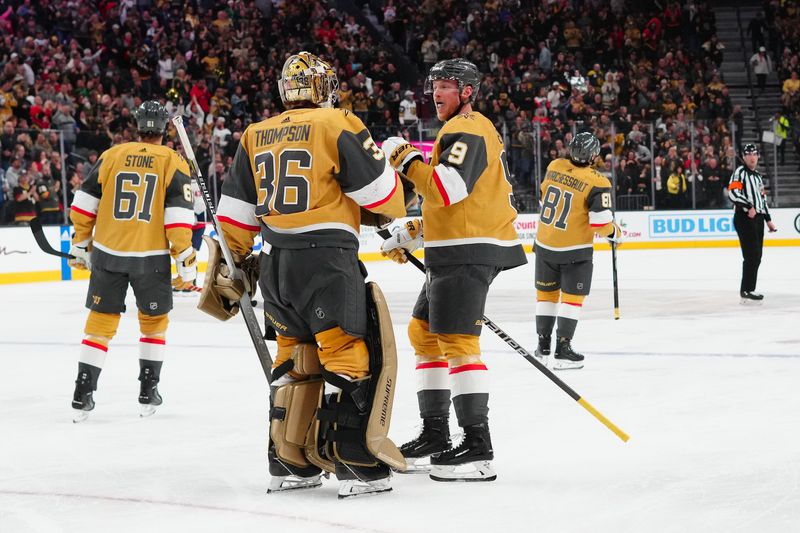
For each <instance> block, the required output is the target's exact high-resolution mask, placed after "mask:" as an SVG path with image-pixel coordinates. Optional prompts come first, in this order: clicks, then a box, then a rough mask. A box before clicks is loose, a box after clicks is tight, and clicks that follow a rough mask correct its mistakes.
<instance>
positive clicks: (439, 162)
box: [407, 113, 527, 268]
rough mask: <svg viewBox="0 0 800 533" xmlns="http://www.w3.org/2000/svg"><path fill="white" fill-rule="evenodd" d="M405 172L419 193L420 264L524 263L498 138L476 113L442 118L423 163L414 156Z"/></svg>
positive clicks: (505, 162)
mask: <svg viewBox="0 0 800 533" xmlns="http://www.w3.org/2000/svg"><path fill="white" fill-rule="evenodd" d="M407 171H408V174H407V177H408V179H409V180H411V181H412V182H413V183H414V185H415V186H416V190H417V192H418V193H419V194H420V195H422V197H423V199H424V202H423V203H422V220H423V229H424V233H425V264H426V265H455V264H481V265H495V266H499V267H502V268H512V267H515V266H519V265H523V264H525V263H526V262H527V259H526V258H525V252H524V250H523V249H522V244H521V243H520V241H519V238H518V236H517V232H516V230H515V229H514V221H515V220H516V218H517V211H516V209H514V207H513V204H512V196H511V184H510V183H509V181H508V163H507V160H506V153H505V149H504V147H503V141H502V139H501V138H500V136H499V135H498V134H497V130H495V128H494V125H493V124H492V123H491V122H490V121H489V120H488V119H487V118H486V117H484V116H483V115H481V114H480V113H465V114H462V115H456V116H455V117H453V118H451V119H450V120H448V121H447V122H446V123H445V124H444V126H443V127H442V129H441V130H440V131H439V135H438V136H437V137H436V142H435V143H434V146H433V153H432V155H431V160H430V162H429V163H423V162H422V161H414V162H412V163H411V165H409V168H408V169H407Z"/></svg>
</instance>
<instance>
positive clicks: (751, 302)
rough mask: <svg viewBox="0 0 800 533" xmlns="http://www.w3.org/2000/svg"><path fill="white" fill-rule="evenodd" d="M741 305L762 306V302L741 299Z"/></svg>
mask: <svg viewBox="0 0 800 533" xmlns="http://www.w3.org/2000/svg"><path fill="white" fill-rule="evenodd" d="M739 303H740V304H742V305H751V306H759V305H763V304H764V300H751V299H750V298H742V299H741V300H739Z"/></svg>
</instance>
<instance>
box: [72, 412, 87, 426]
mask: <svg viewBox="0 0 800 533" xmlns="http://www.w3.org/2000/svg"><path fill="white" fill-rule="evenodd" d="M89 412H90V411H82V410H78V409H73V413H72V423H73V424H80V423H81V422H83V421H84V420H86V419H87V418H89Z"/></svg>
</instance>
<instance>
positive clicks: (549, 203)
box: [534, 132, 620, 369]
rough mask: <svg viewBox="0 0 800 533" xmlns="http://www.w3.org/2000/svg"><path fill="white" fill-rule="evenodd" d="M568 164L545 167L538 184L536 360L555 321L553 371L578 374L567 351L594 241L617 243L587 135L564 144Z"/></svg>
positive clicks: (576, 360) (577, 360)
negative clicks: (605, 240) (595, 239)
mask: <svg viewBox="0 0 800 533" xmlns="http://www.w3.org/2000/svg"><path fill="white" fill-rule="evenodd" d="M568 150H569V158H562V159H556V160H555V161H553V162H552V163H550V165H548V167H547V172H546V173H545V176H544V181H543V182H542V189H541V190H542V197H541V209H540V212H539V225H538V227H537V230H536V244H535V249H534V251H535V252H536V331H537V333H538V335H539V347H538V348H537V350H536V355H537V356H538V357H539V358H540V359H541V360H543V361H544V362H547V360H548V358H549V356H550V349H551V348H550V346H551V336H552V331H553V326H555V325H556V321H558V329H557V331H556V337H557V339H556V350H555V352H556V353H555V357H554V361H553V367H554V368H555V369H567V368H582V367H583V360H584V357H583V355H581V354H579V353H576V352H575V351H574V350H573V349H572V345H571V341H572V337H573V335H574V334H575V328H576V326H577V324H578V318H579V316H580V310H581V307H582V305H583V300H584V298H585V297H586V296H587V295H588V294H589V289H590V288H591V284H592V253H593V241H594V235H595V234H597V235H600V236H602V237H606V238H608V239H609V240H613V241H615V242H619V237H620V231H619V228H618V227H617V226H616V224H615V223H614V211H613V208H612V205H611V204H612V196H611V183H609V181H608V178H606V177H605V176H603V175H601V174H599V173H598V172H597V171H596V170H594V168H592V166H591V164H592V162H593V161H594V159H595V158H596V157H597V154H598V153H599V152H600V141H598V140H597V138H596V137H595V136H594V135H592V134H591V133H588V132H582V133H578V134H577V135H576V136H575V137H574V138H573V139H572V141H571V142H570V144H569V147H568Z"/></svg>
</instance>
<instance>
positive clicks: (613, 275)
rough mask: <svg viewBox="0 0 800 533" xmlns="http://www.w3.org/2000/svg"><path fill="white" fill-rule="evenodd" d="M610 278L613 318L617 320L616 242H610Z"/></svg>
mask: <svg viewBox="0 0 800 533" xmlns="http://www.w3.org/2000/svg"><path fill="white" fill-rule="evenodd" d="M611 278H612V281H613V283H614V320H619V282H618V281H617V243H616V242H613V241H612V242H611Z"/></svg>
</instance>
